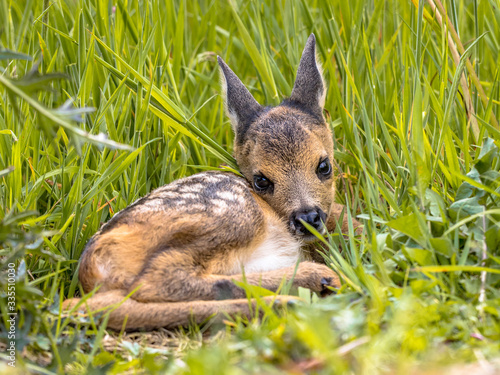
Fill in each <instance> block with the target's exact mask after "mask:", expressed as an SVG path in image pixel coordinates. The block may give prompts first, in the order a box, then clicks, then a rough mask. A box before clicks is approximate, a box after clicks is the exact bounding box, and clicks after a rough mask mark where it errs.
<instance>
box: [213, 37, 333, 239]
mask: <svg viewBox="0 0 500 375" xmlns="http://www.w3.org/2000/svg"><path fill="white" fill-rule="evenodd" d="M315 49H316V39H315V37H314V34H312V35H311V36H310V37H309V39H308V40H307V43H306V46H305V48H304V52H303V53H302V57H301V59H300V64H299V68H298V71H297V77H296V79H295V84H294V86H293V91H292V94H291V96H290V98H288V99H285V100H284V101H283V102H282V103H281V104H280V105H278V106H276V107H263V106H261V105H260V104H259V103H257V101H256V100H255V99H254V97H253V96H252V94H250V92H249V91H248V89H247V88H246V87H245V86H244V85H243V83H242V82H241V81H240V79H239V78H238V77H237V76H236V75H235V74H234V73H233V71H232V70H231V69H230V68H229V67H228V66H227V65H226V63H225V62H224V61H223V60H222V59H221V58H220V57H218V61H219V65H220V68H221V73H222V74H221V76H222V88H223V90H224V91H225V97H226V111H227V114H228V116H229V118H230V119H231V123H232V126H233V130H234V133H235V142H234V156H235V158H236V161H237V162H238V165H239V167H240V170H241V172H242V174H243V175H244V176H245V178H246V179H247V180H248V181H249V182H250V184H251V185H252V187H253V189H254V191H255V192H256V193H257V194H258V195H260V196H261V197H262V198H263V199H264V200H265V201H266V202H267V203H268V204H269V205H270V206H271V207H272V208H273V209H274V210H275V211H276V213H277V214H278V215H279V216H280V217H281V218H282V219H283V220H285V221H286V222H287V223H288V226H289V230H290V232H291V233H292V234H294V235H295V236H296V237H298V238H299V239H300V240H302V241H303V242H306V243H307V242H312V241H314V240H315V239H316V237H315V236H314V235H312V234H311V233H310V232H309V230H307V229H306V226H304V225H303V222H306V223H307V224H309V225H311V226H312V227H313V228H315V229H316V230H317V231H318V232H320V233H321V234H324V233H325V231H326V228H325V225H324V223H326V221H327V219H328V216H329V214H330V211H331V207H332V203H333V201H334V194H335V184H334V179H333V174H332V172H333V167H332V160H333V140H332V133H331V131H330V129H329V127H328V125H327V124H326V122H325V119H324V117H323V106H324V102H325V92H326V87H325V83H324V80H323V76H322V74H321V71H320V69H319V67H318V64H317V61H316V51H315Z"/></svg>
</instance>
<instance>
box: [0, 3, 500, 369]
mask: <svg viewBox="0 0 500 375" xmlns="http://www.w3.org/2000/svg"><path fill="white" fill-rule="evenodd" d="M419 3H420V4H421V5H423V4H424V3H425V4H426V5H425V8H422V7H420V8H419V7H418V5H419ZM430 3H434V1H432V2H430ZM435 4H436V5H437V7H438V9H439V8H440V7H441V8H442V9H443V10H444V11H443V14H444V13H445V14H446V15H447V17H448V18H446V16H445V17H444V23H446V20H447V19H448V20H449V26H448V29H449V30H451V26H452V25H453V28H454V29H455V30H456V33H451V34H450V35H452V34H453V35H452V36H450V37H449V38H448V36H447V34H446V33H445V32H444V29H443V25H442V23H443V22H440V20H439V19H438V18H437V17H435V15H434V12H433V10H432V8H431V7H430V6H429V3H428V2H425V1H417V0H413V3H412V2H408V1H402V0H387V1H370V0H360V1H355V2H354V1H353V2H348V1H303V0H255V1H240V0H233V1H226V0H213V1H208V0H206V1H196V2H195V1H186V2H182V1H178V0H177V1H176V0H162V1H159V0H152V1H141V2H134V1H127V0H117V1H116V2H112V1H109V2H107V1H99V0H79V1H78V0H69V1H33V0H18V1H7V0H0V48H1V49H0V219H1V222H0V256H2V258H1V260H0V262H1V263H0V264H1V266H0V268H1V269H2V270H6V269H7V265H8V263H10V262H14V263H15V264H16V268H17V274H18V277H17V281H16V298H17V300H16V306H17V309H18V310H17V312H18V320H17V324H18V326H17V332H18V338H17V340H16V345H17V351H18V354H19V355H18V358H17V363H16V365H17V370H18V371H20V373H23V371H33V372H41V373H57V372H59V373H64V372H67V373H75V374H77V373H87V372H89V373H90V372H95V373H101V372H104V371H109V372H110V373H123V372H130V373H142V372H146V373H148V372H151V373H156V372H159V371H166V372H167V373H196V374H211V373H213V374H221V373H227V374H240V373H248V372H253V373H282V372H293V371H295V373H297V372H301V371H309V372H312V373H324V374H330V373H338V374H341V373H352V374H354V373H355V374H358V373H365V374H374V373H401V374H406V373H408V372H409V371H410V370H411V369H412V368H416V367H420V368H424V369H426V368H438V367H440V366H448V365H451V364H455V365H457V364H460V363H469V362H470V363H477V362H480V363H481V364H482V365H483V366H493V365H494V363H497V365H498V358H499V357H500V344H499V343H500V313H499V311H500V291H499V290H500V250H499V249H500V208H499V207H500V204H499V202H500V152H499V147H500V128H499V126H498V121H499V119H500V99H499V98H500V84H499V82H500V68H499V67H500V2H499V1H498V0H481V1H463V0H462V1H460V0H450V1H443V2H442V5H441V2H440V1H438V0H435ZM419 9H420V11H419ZM311 32H314V33H315V34H316V37H317V41H318V52H319V56H320V58H321V60H322V61H323V62H324V73H325V76H326V81H327V83H328V86H329V90H328V94H327V99H326V105H325V110H326V111H325V114H326V117H327V121H328V122H329V124H330V125H331V127H332V129H333V130H334V133H335V155H336V162H337V164H338V166H339V179H338V187H339V193H338V196H337V200H338V201H339V202H341V203H344V204H346V205H347V207H348V209H347V210H346V215H349V216H352V217H355V216H358V217H359V218H361V219H362V221H363V222H364V224H365V229H364V232H363V235H362V236H361V237H355V236H354V235H353V233H352V231H351V233H350V235H349V236H348V239H344V238H343V237H342V236H339V233H338V232H336V233H334V234H333V235H332V236H331V238H329V246H330V252H329V254H328V264H329V265H330V266H331V267H332V268H333V269H334V270H336V271H337V272H338V273H339V274H340V275H341V276H342V279H343V284H344V286H343V287H342V288H341V289H340V291H339V293H338V295H337V296H335V297H329V298H326V299H323V300H318V299H317V298H312V299H311V298H310V295H309V293H308V292H307V291H305V290H301V291H299V294H300V295H301V296H303V297H304V298H305V299H306V302H305V303H303V304H299V305H298V306H295V307H294V308H291V309H288V312H286V313H284V314H282V313H276V312H274V311H268V309H267V310H266V313H265V314H264V315H265V317H264V319H263V321H262V322H258V321H257V320H254V321H251V322H249V324H244V322H241V321H236V322H233V323H228V325H227V326H226V327H225V328H224V327H218V328H217V327H213V328H212V329H211V330H210V332H211V335H212V338H208V339H207V338H206V336H207V333H206V332H204V331H199V330H197V329H195V328H193V329H191V330H190V331H187V332H184V333H176V334H175V340H174V343H173V344H172V343H170V344H169V345H165V346H162V345H160V346H161V350H160V352H158V347H155V345H153V344H152V340H151V337H150V336H148V335H144V336H143V338H142V339H141V338H137V339H136V341H137V342H136V343H132V341H133V339H132V338H131V336H129V335H124V336H120V335H115V336H113V337H114V338H113V340H115V341H114V342H115V344H113V348H114V349H113V348H111V349H110V347H109V345H107V344H106V342H108V341H109V340H110V337H109V336H107V335H106V331H105V325H103V324H99V323H98V322H97V321H94V320H91V321H89V320H85V319H82V318H80V317H78V316H70V317H64V316H61V313H60V302H61V300H62V297H63V296H64V297H67V296H71V295H74V293H75V292H76V291H78V284H77V278H76V277H75V270H76V267H77V260H78V258H79V256H80V254H81V252H82V250H83V248H84V246H85V243H86V242H87V241H88V239H89V238H90V237H91V236H92V235H93V234H94V233H95V232H96V231H97V230H98V229H99V227H100V225H101V224H102V223H103V222H105V221H107V220H108V219H109V218H110V217H111V216H112V215H113V214H114V213H116V212H117V211H119V210H121V209H123V208H125V207H126V206H127V205H129V204H130V203H132V202H133V201H134V200H136V199H137V198H139V197H141V196H143V195H145V194H147V193H148V192H149V191H151V190H152V189H154V188H156V187H158V186H161V185H163V184H167V183H169V182H171V181H173V180H175V179H177V178H180V177H183V176H186V175H190V174H192V173H196V172H198V171H200V170H202V169H206V168H213V167H217V166H219V165H221V164H222V163H225V164H226V165H228V166H229V167H231V168H236V165H235V164H234V160H233V159H232V157H231V153H230V150H231V148H232V137H233V135H232V132H231V127H230V124H229V121H228V119H227V118H226V117H225V116H224V111H223V101H222V98H221V96H220V95H219V93H220V87H219V77H218V69H217V64H216V55H221V56H222V57H223V58H224V59H225V60H226V62H227V63H228V64H229V66H231V67H232V68H233V70H234V71H235V72H236V73H237V74H238V76H239V77H240V78H241V79H242V81H243V82H244V83H245V84H246V85H247V87H249V89H250V91H251V92H252V94H253V95H254V96H255V97H256V99H257V100H258V101H259V102H261V103H266V104H278V103H279V102H280V100H281V99H282V98H283V97H285V96H287V95H289V94H290V92H291V87H292V86H293V81H294V75H295V71H296V69H297V66H298V62H299V59H300V54H301V52H302V49H303V46H304V44H305V41H306V39H307V37H308V35H309V34H310V33H311ZM454 50H456V51H458V54H459V55H460V56H462V58H461V59H460V60H458V61H457V60H456V57H457V56H455V58H454V55H453V52H452V51H454ZM37 64H39V65H38V68H37ZM33 69H35V71H37V69H38V72H39V74H37V73H35V71H33ZM59 73H63V74H64V75H61V74H59ZM462 73H465V74H466V79H467V81H466V82H467V84H468V88H467V89H466V88H465V87H464V86H463V84H462V82H461V80H460V77H461V75H462ZM66 101H69V105H65V106H63V105H64V103H65V102H66ZM467 103H469V104H467ZM103 134H106V135H107V139H105V138H104V137H103ZM339 248H342V249H343V251H342V252H339ZM2 272H3V271H2ZM0 285H1V286H2V292H0V295H1V297H2V298H1V299H0V311H1V324H0V337H1V341H2V342H6V341H8V340H7V328H8V327H9V324H8V321H7V320H8V317H9V316H8V311H7V308H8V305H7V302H6V298H4V297H6V295H5V293H6V290H7V281H6V278H4V277H3V276H2V278H1V279H0ZM261 308H265V306H261ZM160 333H161V332H160ZM163 334H164V335H166V333H163ZM167 336H168V335H167ZM203 336H205V341H203V342H202V337H203ZM153 341H154V340H153ZM165 342H166V341H165ZM169 342H170V341H169ZM0 345H2V344H0ZM2 350H3V347H2ZM0 358H1V359H2V362H0V369H2V372H3V371H5V370H9V371H14V370H13V369H11V368H10V367H8V366H7V364H6V363H7V361H8V360H7V358H6V354H4V353H0ZM495 361H497V362H495ZM23 369H24V370H23ZM483 369H484V367H483Z"/></svg>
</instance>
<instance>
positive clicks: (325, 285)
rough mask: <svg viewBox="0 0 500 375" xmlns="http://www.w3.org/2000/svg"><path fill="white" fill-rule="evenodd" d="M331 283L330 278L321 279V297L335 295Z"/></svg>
mask: <svg viewBox="0 0 500 375" xmlns="http://www.w3.org/2000/svg"><path fill="white" fill-rule="evenodd" d="M332 283H333V279H332V278H331V277H323V278H322V279H321V291H320V292H319V295H320V296H321V297H326V296H329V295H332V294H337V292H336V291H335V290H334V289H333V286H332Z"/></svg>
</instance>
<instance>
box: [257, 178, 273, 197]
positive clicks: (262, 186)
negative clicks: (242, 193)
mask: <svg viewBox="0 0 500 375" xmlns="http://www.w3.org/2000/svg"><path fill="white" fill-rule="evenodd" d="M273 185H274V184H273V183H272V182H271V181H270V180H269V179H268V178H266V177H264V176H259V175H255V176H253V186H254V188H255V190H256V191H257V192H259V193H263V192H265V191H267V190H269V189H271V188H272V187H273Z"/></svg>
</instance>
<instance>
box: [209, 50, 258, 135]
mask: <svg viewBox="0 0 500 375" xmlns="http://www.w3.org/2000/svg"><path fill="white" fill-rule="evenodd" d="M217 61H218V62H219V66H220V71H221V86H222V89H223V91H224V94H225V97H226V98H225V99H226V111H227V114H228V116H229V118H230V119H231V123H232V125H233V130H234V132H235V134H236V139H237V140H242V139H243V137H244V135H245V132H246V131H247V129H248V127H249V126H250V124H251V123H252V122H253V121H254V120H255V118H256V117H257V116H258V115H259V114H260V113H261V111H262V109H263V108H262V106H261V105H260V104H259V103H257V101H256V100H255V99H254V97H253V96H252V94H250V91H248V89H247V88H246V87H245V85H244V84H243V83H242V82H241V81H240V79H239V78H238V77H237V76H236V74H234V72H233V71H232V70H231V69H230V68H229V66H227V64H226V63H225V62H224V60H222V58H221V57H220V56H217Z"/></svg>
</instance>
